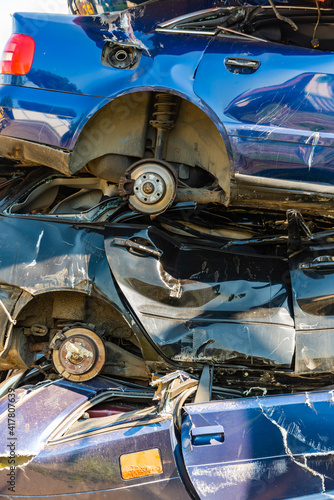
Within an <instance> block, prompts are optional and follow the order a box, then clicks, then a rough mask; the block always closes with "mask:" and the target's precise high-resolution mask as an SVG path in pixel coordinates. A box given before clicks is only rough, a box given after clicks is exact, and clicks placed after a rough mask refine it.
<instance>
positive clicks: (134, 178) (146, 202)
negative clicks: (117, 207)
mask: <svg viewBox="0 0 334 500" xmlns="http://www.w3.org/2000/svg"><path fill="white" fill-rule="evenodd" d="M176 187H177V178H176V175H175V173H174V171H173V168H172V166H171V165H169V164H168V163H166V162H164V161H161V160H154V159H152V160H141V161H139V162H137V163H135V164H134V165H132V166H131V167H130V168H128V170H127V171H126V172H125V175H124V177H122V178H121V179H120V183H119V192H120V195H121V196H123V199H125V200H127V201H128V203H129V206H130V208H131V209H132V210H134V211H135V212H139V213H142V214H150V215H153V214H160V213H162V212H164V211H165V210H167V208H168V207H170V205H171V204H172V203H173V201H174V199H175V196H176Z"/></svg>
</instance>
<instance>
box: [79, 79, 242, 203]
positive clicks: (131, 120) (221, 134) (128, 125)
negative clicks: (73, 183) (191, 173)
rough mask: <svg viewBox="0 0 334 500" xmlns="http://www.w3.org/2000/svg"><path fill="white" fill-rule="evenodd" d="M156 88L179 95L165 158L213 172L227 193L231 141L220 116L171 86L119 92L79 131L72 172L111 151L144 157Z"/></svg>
mask: <svg viewBox="0 0 334 500" xmlns="http://www.w3.org/2000/svg"><path fill="white" fill-rule="evenodd" d="M156 92H159V93H160V92H166V93H169V94H173V95H175V96H177V97H178V98H180V102H181V104H180V109H179V114H178V117H177V119H176V122H175V126H174V128H173V129H172V130H171V131H170V132H169V136H168V146H167V149H166V157H165V160H166V161H167V162H171V163H173V162H175V163H183V164H186V165H190V166H194V167H195V166H199V167H202V168H203V169H205V170H207V171H208V172H210V173H211V174H212V175H214V177H216V179H217V180H218V184H219V185H220V187H221V188H222V189H223V190H224V191H225V193H226V194H227V196H228V195H229V191H230V178H231V173H232V165H233V163H232V154H231V145H230V142H229V139H228V136H227V133H226V131H225V128H224V126H223V125H222V124H221V122H220V121H219V119H218V117H217V116H216V114H215V113H214V112H213V110H211V109H210V108H208V107H207V106H206V105H205V103H202V102H201V101H199V99H198V98H197V97H196V96H193V99H192V100H191V99H189V97H188V96H185V95H184V94H180V93H179V92H176V91H175V92H173V91H171V90H170V89H163V88H161V89H160V88H159V89H149V90H147V89H136V90H135V91H129V92H127V93H124V94H122V95H121V96H117V97H116V98H115V99H113V100H112V101H110V102H108V103H107V104H104V103H103V105H102V107H101V108H100V109H99V110H98V111H96V112H95V113H94V114H93V115H92V116H91V117H90V119H89V120H88V121H87V122H86V124H85V125H84V126H83V127H82V128H81V129H80V131H77V133H76V142H75V146H74V149H73V151H72V153H71V157H70V162H69V174H70V175H72V174H74V173H76V172H78V171H79V170H80V169H82V168H83V167H84V166H85V165H87V163H88V162H90V161H92V160H95V159H96V158H99V157H102V156H104V155H108V154H114V155H120V156H127V157H131V158H134V160H138V159H141V158H143V157H144V154H145V147H146V130H147V125H148V122H149V119H150V106H151V99H152V97H153V96H154V94H155V93H156Z"/></svg>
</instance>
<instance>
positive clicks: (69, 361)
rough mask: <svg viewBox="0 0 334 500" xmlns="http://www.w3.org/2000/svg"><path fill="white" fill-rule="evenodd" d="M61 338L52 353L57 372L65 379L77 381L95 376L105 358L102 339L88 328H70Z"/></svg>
mask: <svg viewBox="0 0 334 500" xmlns="http://www.w3.org/2000/svg"><path fill="white" fill-rule="evenodd" d="M64 337H65V338H64ZM62 338H63V340H62V342H61V343H60V344H59V345H58V346H57V347H58V348H57V349H54V350H53V353H52V359H53V363H54V366H55V368H56V370H57V372H58V373H59V374H60V375H61V376H62V377H64V378H66V379H67V380H74V381H77V382H83V381H85V380H90V379H92V378H94V377H96V375H98V374H99V373H100V372H101V370H102V368H103V365H104V363H105V359H106V352H105V347H104V344H103V341H102V339H101V338H100V337H99V336H98V335H97V334H96V333H95V332H93V331H92V330H89V329H88V328H70V329H69V330H67V331H65V332H63V334H62Z"/></svg>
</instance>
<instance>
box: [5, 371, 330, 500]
mask: <svg viewBox="0 0 334 500" xmlns="http://www.w3.org/2000/svg"><path fill="white" fill-rule="evenodd" d="M181 377H182V375H181ZM193 382H194V381H191V379H189V378H188V379H185V380H183V384H187V383H188V384H189V383H190V384H193ZM174 383H175V379H174ZM166 389H167V391H169V392H170V399H169V402H168V405H166V402H167V399H165V400H164V399H162V402H163V403H164V404H163V405H161V402H160V406H159V404H158V405H157V404H154V401H153V402H152V397H153V394H154V391H153V392H152V390H151V389H150V388H148V387H146V388H145V387H140V386H135V385H133V384H132V385H131V384H130V385H128V384H125V383H124V382H120V381H117V380H115V379H107V378H103V377H102V378H101V377H100V378H96V379H95V380H93V381H90V382H89V383H88V382H84V383H81V384H78V383H73V382H70V381H64V380H59V381H56V382H51V383H50V382H46V383H41V384H40V385H24V386H23V387H19V388H17V389H15V390H14V389H12V390H11V391H10V392H9V393H8V395H7V396H4V397H3V398H2V399H1V401H0V411H1V421H0V426H1V436H2V437H3V438H4V439H2V440H1V444H0V463H1V470H0V498H4V499H5V498H6V499H11V500H14V499H16V498H20V499H22V498H27V499H34V498H40V499H46V498H60V499H65V498H73V499H85V500H86V499H87V500H88V499H92V498H94V499H96V500H100V499H107V498H108V499H119V498H124V499H131V500H134V499H144V498H152V499H166V500H167V499H169V498H171V497H174V498H177V499H180V500H181V499H197V500H198V499H201V500H202V499H203V500H205V499H209V500H211V499H220V498H226V499H228V500H232V499H236V498H238V499H242V500H258V499H262V498H266V499H268V500H278V499H289V500H292V499H297V498H298V499H299V500H306V499H307V500H320V499H321V500H323V499H326V498H330V497H331V495H332V494H333V490H334V484H333V482H334V474H333V460H332V456H333V449H334V448H333V447H334V443H333V440H334V435H333V425H332V416H333V393H332V391H331V390H324V391H318V392H306V393H301V394H292V395H280V396H260V397H256V398H254V397H251V398H238V399H225V400H222V401H214V400H213V401H202V402H196V396H195V401H194V402H192V403H188V404H185V405H184V406H183V408H182V405H181V408H178V402H180V401H181V399H182V397H183V395H184V393H185V392H186V390H185V387H184V386H183V391H182V390H181V391H179V393H178V394H176V395H173V394H172V393H173V381H171V383H170V384H167V385H166ZM174 389H175V385H174ZM194 389H195V390H196V389H197V386H196V385H195V387H194ZM188 390H189V388H188ZM197 391H198V389H197ZM192 392H194V391H192ZM138 403H139V404H140V403H141V406H142V408H137V409H136V408H135V406H134V405H136V404H137V405H138ZM122 405H123V406H122ZM131 405H132V408H131ZM8 408H9V409H10V410H8ZM168 408H169V411H168ZM173 408H174V409H173ZM130 410H131V411H130ZM9 411H10V413H11V415H10V417H8V412H9ZM108 412H109V414H108ZM178 414H179V416H181V424H180V428H178V427H177V425H176V420H177V418H178V416H177V415H178ZM8 418H11V421H10V422H9V420H8ZM12 420H13V421H14V422H15V423H14V424H12V423H11V422H12ZM150 451H154V452H156V453H157V455H158V459H157V461H156V464H157V465H156V466H152V465H151V464H150V463H149V462H147V461H146V462H145V463H142V464H141V465H136V461H135V459H133V458H132V457H135V456H138V455H140V453H143V452H150ZM124 457H128V458H129V460H130V463H128V464H127V467H129V469H130V472H132V474H133V475H132V477H129V469H127V470H125V468H124V461H123V459H124ZM131 460H133V463H131Z"/></svg>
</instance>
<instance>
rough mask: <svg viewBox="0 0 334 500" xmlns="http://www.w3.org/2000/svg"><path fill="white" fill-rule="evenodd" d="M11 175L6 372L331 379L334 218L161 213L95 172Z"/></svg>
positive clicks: (295, 386)
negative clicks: (137, 204)
mask: <svg viewBox="0 0 334 500" xmlns="http://www.w3.org/2000/svg"><path fill="white" fill-rule="evenodd" d="M13 171H14V172H15V173H13ZM2 172H3V173H2V175H3V182H2V184H1V185H0V193H1V199H0V229H1V255H0V258H1V265H0V317H1V320H0V346H1V355H0V369H1V370H3V371H4V372H6V371H8V370H15V369H25V370H28V369H31V368H33V367H34V366H35V365H38V366H40V367H41V369H43V366H41V363H42V364H43V363H44V362H46V363H47V364H49V363H50V361H52V362H53V368H50V367H48V368H47V374H46V375H47V376H51V377H53V376H62V377H64V378H66V379H68V380H72V381H85V380H90V379H92V378H94V377H95V376H96V375H99V374H101V373H104V374H106V375H108V376H114V377H115V376H116V377H122V378H125V379H127V380H130V381H132V382H135V383H148V381H149V380H150V378H151V376H152V374H153V373H160V374H167V373H169V372H170V371H173V370H175V369H187V370H189V372H190V373H193V374H194V375H195V376H199V375H200V374H201V372H202V370H203V367H204V366H205V365H210V366H213V367H214V380H215V384H216V385H222V386H225V385H226V386H228V387H231V388H236V389H240V387H242V388H243V390H247V389H250V388H252V387H254V386H261V387H264V388H265V389H266V390H269V391H271V392H273V393H276V392H278V393H281V392H291V391H296V390H309V389H312V388H319V387H323V386H324V385H329V384H330V383H331V380H332V372H333V368H334V343H333V328H334V313H333V311H334V309H333V304H334V301H333V297H332V295H331V293H330V290H331V287H332V282H333V271H334V251H333V237H334V232H333V229H332V219H331V218H329V217H323V216H320V215H319V216H315V215H312V216H308V215H307V214H304V217H303V216H302V215H301V213H299V212H298V211H296V210H292V209H291V210H289V211H288V212H287V214H285V213H282V212H277V211H270V210H261V209H258V210H253V211H249V210H247V209H245V208H242V207H239V208H235V209H232V208H226V207H224V206H223V205H217V204H210V203H208V204H196V203H194V202H180V203H174V205H173V206H172V207H171V208H169V209H168V210H167V211H165V212H163V213H161V214H159V215H157V216H155V217H154V218H153V219H152V217H151V216H150V215H144V214H138V213H136V212H134V211H132V210H130V209H129V207H128V204H127V202H126V201H124V200H122V198H121V197H120V196H119V193H118V189H117V186H116V185H115V184H113V183H110V182H108V181H106V180H102V179H101V178H100V177H94V176H92V175H91V174H89V173H86V174H84V173H82V174H78V175H73V176H71V177H68V176H66V175H64V174H60V173H59V172H57V171H56V170H51V169H46V168H45V167H41V168H37V169H31V168H28V167H26V168H25V169H24V168H21V171H20V169H19V168H18V167H16V168H14V167H13V166H11V165H8V166H7V167H5V166H4V167H3V169H2ZM6 176H7V177H6Z"/></svg>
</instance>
